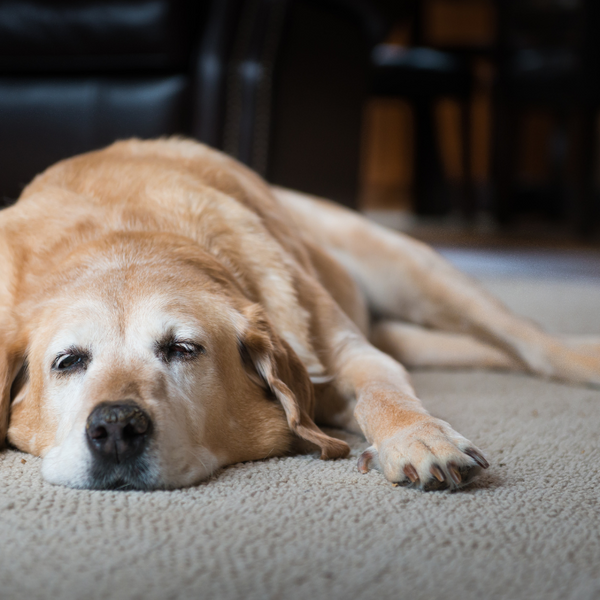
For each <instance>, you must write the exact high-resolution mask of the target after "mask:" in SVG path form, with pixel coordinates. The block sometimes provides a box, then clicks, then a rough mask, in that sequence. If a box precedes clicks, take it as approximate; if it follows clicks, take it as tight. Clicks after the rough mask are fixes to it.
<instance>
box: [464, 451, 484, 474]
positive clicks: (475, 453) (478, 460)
mask: <svg viewBox="0 0 600 600" xmlns="http://www.w3.org/2000/svg"><path fill="white" fill-rule="evenodd" d="M464 452H465V454H466V455H467V456H470V457H471V458H472V459H473V460H474V461H475V462H476V463H477V464H478V465H479V466H480V467H482V468H484V469H487V468H488V467H489V466H490V463H489V462H488V461H487V460H486V459H485V457H484V456H483V454H481V452H479V451H478V450H475V448H467V449H466V450H465V451H464Z"/></svg>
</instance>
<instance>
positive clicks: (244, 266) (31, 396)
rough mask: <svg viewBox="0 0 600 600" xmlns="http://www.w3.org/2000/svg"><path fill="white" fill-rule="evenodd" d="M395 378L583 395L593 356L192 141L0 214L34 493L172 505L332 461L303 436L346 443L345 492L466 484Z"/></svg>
mask: <svg viewBox="0 0 600 600" xmlns="http://www.w3.org/2000/svg"><path fill="white" fill-rule="evenodd" d="M369 340H370V341H369ZM378 348H379V349H378ZM401 362H403V363H404V364H406V365H408V366H415V365H416V366H419V365H429V366H435V365H439V366H452V365H457V366H467V365H471V366H480V367H482V366H483V367H485V366H489V367H503V368H513V369H523V370H527V371H529V372H531V373H535V374H538V375H542V376H547V377H555V378H560V379H564V380H567V381H572V382H580V383H586V384H600V352H598V347H597V346H593V345H585V344H580V345H579V346H578V345H576V344H575V342H568V341H561V340H558V339H555V338H553V337H550V336H549V335H546V334H545V333H543V332H542V331H540V329H538V328H537V327H536V326H534V325H533V324H531V323H528V322H526V321H524V320H522V319H520V318H518V317H516V316H514V315H513V314H511V313H510V312H509V311H508V310H507V309H506V308H505V307H504V306H503V305H502V304H501V303H499V302H498V301H496V300H495V299H494V298H492V297H490V296H489V295H488V294H487V293H485V292H484V291H482V290H481V289H480V288H479V287H478V286H477V285H476V284H475V283H474V282H473V281H471V280H470V279H468V278H467V277H465V276H464V275H462V274H460V273H458V272H457V271H456V270H455V269H454V268H452V267H451V266H450V265H449V264H448V263H446V262H445V261H444V260H443V259H442V258H441V257H440V256H438V255H437V254H436V253H435V252H434V251H433V250H431V249H430V248H428V247H426V246H425V245H423V244H421V243H419V242H417V241H414V240H411V239H410V238H408V237H406V236H403V235H401V234H398V233H394V232H392V231H389V230H386V229H384V228H381V227H378V226H377V225H374V224H373V223H370V222H368V221H367V220H366V219H364V218H362V217H361V216H359V215H358V214H356V213H353V212H351V211H348V210H346V209H343V208H341V207H338V206H335V205H334V204H331V203H328V202H326V201H324V200H319V199H316V198H312V197H308V196H305V195H301V194H298V193H295V192H290V191H286V190H281V189H276V188H273V187H270V186H269V185H267V184H266V183H265V182H264V181H263V180H261V179H260V178H259V177H258V176H257V175H256V174H254V173H253V172H251V171H250V170H248V169H247V168H245V167H244V166H242V165H240V164H239V163H237V162H236V161H234V160H232V159H231V158H229V157H227V156H225V155H223V154H221V153H219V152H217V151H215V150H212V149H210V148H207V147H206V146H203V145H201V144H198V143H195V142H192V141H188V140H181V139H165V140H158V141H139V140H130V141H125V142H119V143H116V144H114V145H112V146H110V147H109V148H107V149H104V150H101V151H98V152H91V153H89V154H85V155H82V156H78V157H75V158H72V159H69V160H65V161H63V162H60V163H58V164H56V165H54V166H53V167H51V168H49V169H48V170H47V171H46V172H44V173H43V174H41V175H39V176H38V177H36V178H35V179H34V181H33V182H32V183H31V184H30V185H29V186H28V187H27V188H26V189H25V190H24V192H23V194H22V196H21V198H20V199H19V201H18V202H17V204H15V205H14V206H12V207H10V208H8V209H5V210H4V211H2V212H1V213H0V401H1V405H0V414H1V425H0V436H1V439H2V440H5V439H7V440H8V442H9V443H10V444H12V445H13V446H15V447H16V448H18V449H20V450H22V451H24V452H29V453H32V454H35V455H37V456H41V457H43V461H42V473H43V476H44V477H45V478H46V479H47V480H48V481H50V482H53V483H56V484H62V485H66V486H71V487H80V488H117V487H130V488H138V489H155V488H175V487H182V486H189V485H193V484H195V483H197V482H199V481H201V480H202V479H205V478H206V477H208V476H209V475H210V474H211V473H213V472H214V471H215V470H216V469H218V468H219V467H222V466H224V465H228V464H232V463H236V462H239V461H248V460H256V459H262V458H266V457H270V456H277V455H283V454H286V453H292V452H306V451H311V450H318V451H319V452H320V455H321V457H322V458H325V459H331V458H343V457H345V456H347V454H348V446H347V445H346V444H345V443H344V442H342V441H340V440H338V439H334V438H332V437H330V436H328V435H326V434H325V433H324V432H323V431H321V430H320V429H319V428H318V427H317V425H316V424H315V423H319V424H321V425H327V426H333V427H340V428H346V429H350V430H354V431H362V433H363V434H364V435H365V436H366V438H367V440H368V441H369V443H370V444H371V446H370V447H369V448H368V449H367V450H366V451H365V453H363V455H362V456H361V457H360V459H359V465H358V466H359V470H361V471H362V472H365V471H367V470H368V469H369V464H370V463H371V462H372V461H373V464H377V465H379V467H380V468H381V470H382V471H383V473H384V475H385V477H386V478H387V479H388V480H389V481H391V482H395V483H400V484H405V485H411V486H414V487H419V488H421V489H440V488H457V487H460V486H462V485H465V484H466V483H468V482H469V481H471V480H472V478H473V477H474V476H475V475H476V474H477V473H478V471H479V470H480V469H481V468H486V467H487V466H488V463H487V460H486V459H485V457H484V455H483V454H482V452H481V451H480V450H478V449H477V448H475V447H474V445H473V444H472V443H471V442H469V441H468V440H467V439H465V438H464V437H462V436H461V435H460V434H458V433H457V432H456V431H454V430H453V429H452V427H451V426H450V425H449V424H448V423H445V422H444V421H441V420H439V419H436V418H435V417H433V416H431V415H430V414H429V413H428V412H427V411H426V410H425V409H424V408H423V406H422V405H421V403H420V401H419V400H418V398H417V396H416V394H415V391H414V389H413V387H412V386H411V384H410V381H409V378H408V376H407V373H406V370H405V368H404V367H403V366H402V364H401Z"/></svg>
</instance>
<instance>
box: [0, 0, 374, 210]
mask: <svg viewBox="0 0 600 600" xmlns="http://www.w3.org/2000/svg"><path fill="white" fill-rule="evenodd" d="M343 4H344V2H341V1H338V2H335V1H329V2H325V1H324V2H316V1H312V0H296V1H291V0H212V1H200V0H7V1H3V2H0V198H2V199H3V201H4V203H6V204H7V203H10V202H11V201H13V200H14V199H16V198H17V197H18V195H19V193H20V190H21V189H22V188H23V186H24V185H25V184H26V183H27V182H28V181H30V180H31V178H32V177H33V176H34V175H35V174H36V173H38V172H40V171H42V170H43V169H44V168H46V167H47V166H48V165H50V164H52V163H53V162H56V161H57V160H60V159H62V158H65V157H67V156H70V155H73V154H76V153H79V152H84V151H87V150H90V149H94V148H99V147H102V146H104V145H107V144H110V143H111V142H112V141H114V140H116V139H123V138H127V137H131V136H137V137H141V138H153V137H157V136H163V135H172V134H181V135H186V136H192V137H195V138H197V139H200V140H202V141H205V142H207V143H210V144H211V145H213V146H216V147H218V148H221V149H224V150H226V151H228V152H229V153H231V154H232V155H234V156H236V157H238V158H240V159H241V160H243V161H244V162H246V163H247V164H249V165H250V166H252V167H253V168H255V169H257V170H258V171H259V172H261V173H262V174H263V175H265V176H266V177H267V178H268V179H270V180H271V181H273V182H274V183H278V184H281V185H287V186H290V187H295V188H297V189H302V190H305V191H308V192H312V193H315V194H322V195H326V196H329V197H332V198H334V199H337V200H339V201H341V202H343V203H345V204H348V205H352V204H353V203H354V201H355V198H356V191H357V190H356V187H357V176H358V158H359V138H360V121H361V111H362V106H363V101H364V97H365V95H366V92H367V77H368V65H367V60H368V42H367V40H365V38H364V35H363V34H364V25H365V23H360V22H358V21H357V19H356V13H355V12H354V13H352V11H345V10H344V7H343Z"/></svg>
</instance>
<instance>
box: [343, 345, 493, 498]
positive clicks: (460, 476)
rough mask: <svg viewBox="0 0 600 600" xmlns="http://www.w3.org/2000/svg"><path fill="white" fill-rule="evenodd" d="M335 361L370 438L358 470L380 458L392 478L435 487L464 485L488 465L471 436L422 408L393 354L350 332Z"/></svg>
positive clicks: (364, 470)
mask: <svg viewBox="0 0 600 600" xmlns="http://www.w3.org/2000/svg"><path fill="white" fill-rule="evenodd" d="M336 363H337V364H336V366H337V369H336V373H337V375H336V382H337V385H338V386H339V389H340V392H342V393H343V394H344V395H345V396H346V397H349V396H354V397H355V398H356V405H355V410H354V415H355V418H356V420H357V421H358V424H359V425H360V427H361V429H362V431H363V432H364V434H365V436H366V438H367V440H368V441H369V443H370V444H371V447H370V448H368V449H367V450H366V451H365V452H364V453H363V455H362V456H361V457H360V459H359V465H358V466H359V470H361V471H362V472H366V471H367V470H368V468H369V463H370V462H371V461H372V460H375V459H377V460H378V462H379V464H380V466H381V469H382V471H383V473H384V475H385V476H386V478H387V479H388V480H390V481H392V482H394V483H400V484H404V485H414V486H417V487H420V488H422V489H425V490H432V489H444V488H448V487H450V488H457V487H460V486H462V485H465V484H467V483H468V482H470V481H471V480H472V479H473V477H474V476H475V475H477V473H478V472H479V471H480V470H481V468H482V467H483V468H486V467H487V466H488V463H487V461H486V459H485V458H484V457H483V455H482V453H481V452H480V451H479V450H478V449H477V448H476V447H475V446H474V445H473V444H472V443H471V442H470V441H469V440H467V439H466V438H464V437H463V436H461V435H460V434H458V433H457V432H456V431H454V429H452V427H450V425H448V423H446V422H445V421H442V420H440V419H436V418H435V417H432V416H431V415H430V414H429V413H428V412H427V411H426V410H425V409H424V408H423V406H422V405H421V402H420V401H419V399H418V398H417V396H416V394H415V392H414V390H413V388H412V386H411V384H410V381H409V379H408V375H407V373H406V371H405V370H404V368H403V367H402V366H401V365H400V364H399V363H397V362H396V361H394V360H393V359H392V358H391V357H389V356H387V355H386V354H383V353H382V352H380V351H378V350H376V349H375V348H374V347H373V346H371V345H370V344H368V343H367V342H366V341H365V340H363V339H361V338H360V336H357V335H355V334H350V335H349V336H348V337H347V339H346V340H345V341H344V342H343V347H341V348H339V350H338V352H337V353H336Z"/></svg>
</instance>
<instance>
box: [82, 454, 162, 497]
mask: <svg viewBox="0 0 600 600" xmlns="http://www.w3.org/2000/svg"><path fill="white" fill-rule="evenodd" d="M85 487H86V488H88V489H92V490H142V491H148V490H155V489H158V488H161V487H162V486H161V485H160V484H159V483H158V481H157V478H156V474H155V473H154V469H152V467H151V466H150V461H149V460H148V459H147V458H144V457H141V458H139V459H137V460H135V461H134V462H131V463H126V464H103V463H95V462H94V463H92V467H91V469H90V474H89V480H88V485H86V486H85Z"/></svg>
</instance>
